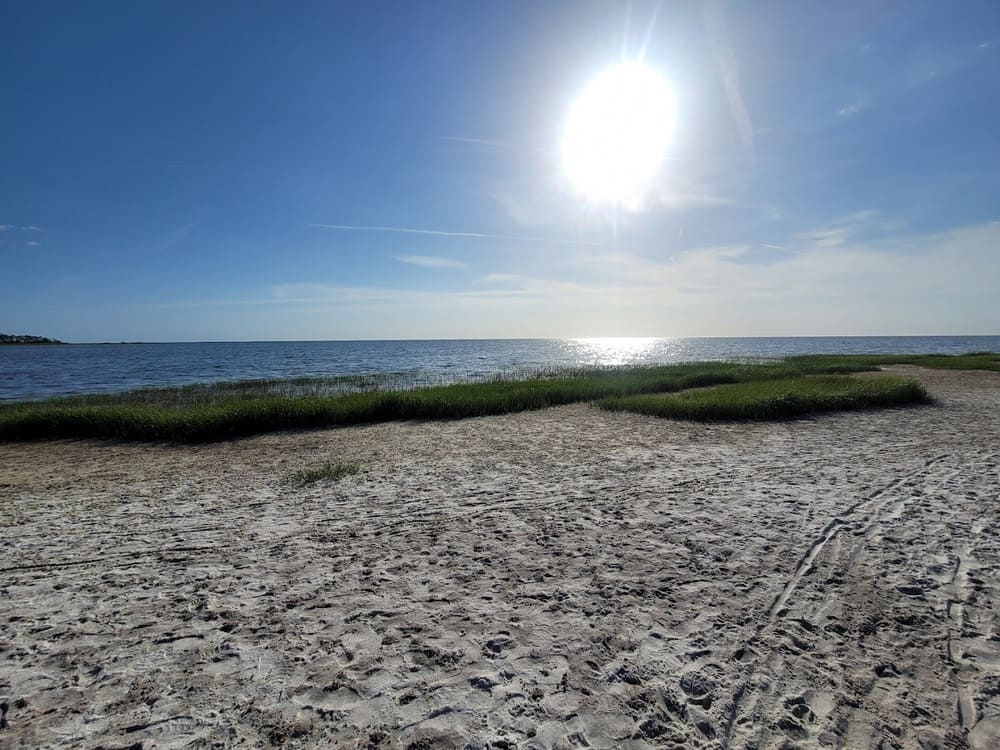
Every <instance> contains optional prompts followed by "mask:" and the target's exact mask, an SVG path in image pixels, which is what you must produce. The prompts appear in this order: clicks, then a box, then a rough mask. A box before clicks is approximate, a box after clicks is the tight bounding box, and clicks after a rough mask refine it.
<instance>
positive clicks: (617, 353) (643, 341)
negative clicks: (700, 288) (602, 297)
mask: <svg viewBox="0 0 1000 750" xmlns="http://www.w3.org/2000/svg"><path fill="white" fill-rule="evenodd" d="M568 343H569V344H570V345H571V346H572V347H573V348H574V349H575V351H574V354H575V355H576V357H577V358H578V359H579V360H580V361H582V362H587V363H590V364H594V365H627V364H632V363H637V362H648V361H650V360H651V359H653V356H652V355H653V353H654V352H656V353H657V354H659V355H661V356H662V357H663V358H665V359H670V353H671V350H673V349H676V348H677V346H678V344H679V343H680V342H679V340H677V339H661V338H638V337H623V338H584V339H570V341H569V342H568ZM659 358H660V357H657V359H659Z"/></svg>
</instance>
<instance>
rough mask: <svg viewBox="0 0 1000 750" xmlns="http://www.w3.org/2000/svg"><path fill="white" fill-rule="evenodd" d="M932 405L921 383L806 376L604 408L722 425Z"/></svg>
mask: <svg viewBox="0 0 1000 750" xmlns="http://www.w3.org/2000/svg"><path fill="white" fill-rule="evenodd" d="M931 402H932V399H931V397H930V396H929V395H928V393H927V392H926V391H925V390H924V388H923V386H921V385H920V384H919V383H917V382H916V381H915V380H906V379H903V378H894V377H879V378H859V377H851V376H848V375H803V376H800V377H797V378H783V379H780V380H762V381H755V382H744V383H734V384H731V385H720V386H718V387H715V388H706V389H704V390H696V391H685V392H683V393H677V394H667V395H661V394H652V395H637V396H625V397H618V398H606V399H602V400H601V401H599V402H598V406H600V407H601V408H603V409H610V410H613V411H631V412H638V413H640V414H649V415H652V416H657V417H669V418H672V419H686V420H695V421H700V422H708V421H712V422H715V421H720V422H721V421H763V420H776V419H789V418H793V417H800V416H804V415H808V414H819V413H823V412H831V411H851V410H857V409H872V408H877V407H887V406H905V405H912V404H928V403H931Z"/></svg>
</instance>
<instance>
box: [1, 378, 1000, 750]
mask: <svg viewBox="0 0 1000 750" xmlns="http://www.w3.org/2000/svg"><path fill="white" fill-rule="evenodd" d="M908 371H910V372H916V373H918V374H919V376H920V377H921V378H922V379H924V381H925V382H926V383H927V384H928V386H929V388H930V389H931V391H932V392H933V393H934V394H936V395H937V396H939V397H940V398H941V402H942V403H941V405H940V406H937V407H929V408H919V409H904V410H887V411H881V412H875V413H867V414H844V415H837V416H829V417H822V418H818V419H809V420H801V421H796V422H792V423H784V424H769V425H739V426H733V425H693V424H682V423H677V422H670V421H665V420H659V419H655V418H649V417H641V416H636V415H630V414H618V413H607V412H602V411H600V410H598V409H596V408H592V407H589V406H584V405H579V406H572V407H564V408H558V409H551V410H548V411H543V412H534V413H528V414H518V415H511V416H505V417H494V418H488V419H474V420H465V421H459V422H451V423H426V424H417V423H412V424H393V425H379V426H373V427H364V428H351V429H340V430H328V431H314V432H307V433H298V434H284V435H271V436H265V437H260V438H254V439H250V440H242V441H238V442H235V443H226V444H220V445H210V446H201V447H181V448H177V447H163V446H149V445H109V444H100V443H85V442H58V443H47V444H34V445H11V444H6V445H0V513H2V514H3V534H2V540H0V701H3V702H4V703H6V704H8V709H7V711H6V713H5V721H6V723H7V726H6V727H5V728H3V729H0V747H3V748H9V747H48V746H59V747H84V748H96V747H105V748H124V747H138V746H139V745H138V744H137V743H141V746H142V747H143V748H147V749H148V748H154V747H155V748H174V747H177V748H181V747H183V748H201V747H212V746H244V747H266V746H269V745H272V744H273V745H286V746H291V747H294V746H299V747H314V746H315V747H327V746H335V747H372V748H381V747H402V748H406V747H410V748H432V747H433V748H437V747H441V748H452V747H454V748H463V747H468V748H487V747H489V748H503V747H532V748H534V747H537V748H543V747H586V746H591V747H603V748H613V747H635V748H640V747H668V748H670V747H677V748H680V747H706V748H708V747H734V748H736V747H740V748H778V747H802V748H812V747H843V748H869V747H883V748H918V747H919V748H934V747H943V748H944V747H947V748H962V747H967V746H969V747H973V748H989V747H993V748H996V747H1000V620H998V616H1000V575H998V572H1000V523H998V508H1000V499H998V496H1000V375H998V374H986V373H976V374H972V373H961V374H955V373H946V372H933V371H922V370H921V371H916V370H908ZM327 460H334V461H337V460H356V461H359V462H361V463H362V464H363V465H364V466H365V468H366V471H365V473H363V474H361V475H357V476H353V477H348V478H347V479H344V480H341V481H339V482H326V483H319V484H315V485H312V486H309V487H306V488H299V487H295V486H293V485H291V484H290V483H289V482H288V481H287V478H288V476H289V474H290V473H291V472H292V471H293V470H295V469H297V468H301V467H304V466H311V465H316V464H320V463H323V462H325V461H327Z"/></svg>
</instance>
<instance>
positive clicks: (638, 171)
mask: <svg viewBox="0 0 1000 750" xmlns="http://www.w3.org/2000/svg"><path fill="white" fill-rule="evenodd" d="M673 120H674V103H673V96H672V94H671V90H670V86H669V84H668V83H667V81H666V79H665V78H664V77H663V76H662V75H660V74H659V73H658V72H657V71H656V70H654V69H653V68H650V67H648V66H646V65H643V64H642V63H634V62H633V63H621V64H619V65H616V66H614V67H612V68H609V69H608V70H606V71H604V72H603V73H602V74H601V75H599V76H598V77H597V78H596V79H594V80H593V81H592V82H591V83H590V85H589V86H587V88H586V89H585V90H584V91H583V93H582V94H581V95H580V97H579V98H578V99H577V100H576V101H575V102H574V103H573V106H572V108H571V109H570V113H569V118H568V119H567V121H566V130H565V132H564V134H563V139H562V144H561V146H562V148H561V152H562V161H563V168H564V169H565V171H566V175H567V177H568V178H569V182H570V184H571V185H572V187H573V189H574V190H575V191H576V192H578V193H581V194H582V195H583V196H585V197H586V198H588V199H589V200H593V201H608V202H613V203H629V202H634V201H638V200H640V199H641V197H642V195H643V193H644V192H645V191H646V190H647V189H648V187H649V185H650V183H651V182H652V180H653V179H654V178H655V177H656V174H657V173H658V171H659V169H660V165H661V163H662V161H663V158H664V156H665V155H666V152H667V148H668V147H669V145H670V139H671V131H672V130H673Z"/></svg>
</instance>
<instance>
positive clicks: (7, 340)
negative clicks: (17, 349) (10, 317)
mask: <svg viewBox="0 0 1000 750" xmlns="http://www.w3.org/2000/svg"><path fill="white" fill-rule="evenodd" d="M62 343H64V342H62V341H59V340H58V339H48V338H45V337H44V336H19V335H17V334H16V333H0V344H62Z"/></svg>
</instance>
